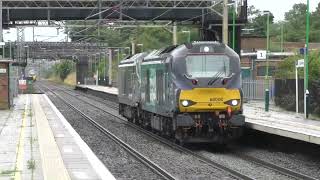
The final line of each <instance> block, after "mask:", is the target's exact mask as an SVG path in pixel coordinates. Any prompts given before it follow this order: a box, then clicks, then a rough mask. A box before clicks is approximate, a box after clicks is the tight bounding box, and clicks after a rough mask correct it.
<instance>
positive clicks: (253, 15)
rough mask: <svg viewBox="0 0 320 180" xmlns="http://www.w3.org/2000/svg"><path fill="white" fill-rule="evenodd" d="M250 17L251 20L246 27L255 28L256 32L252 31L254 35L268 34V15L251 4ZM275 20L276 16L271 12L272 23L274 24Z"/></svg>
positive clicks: (270, 20)
mask: <svg viewBox="0 0 320 180" xmlns="http://www.w3.org/2000/svg"><path fill="white" fill-rule="evenodd" d="M248 17H249V20H248V21H249V22H248V24H247V25H246V27H245V28H248V29H254V32H253V33H252V35H256V36H266V34H267V18H268V15H267V14H265V13H263V12H262V11H260V10H259V9H256V8H255V7H254V6H250V7H249V8H248ZM273 21H274V16H273V14H272V13H271V14H270V17H269V22H270V24H273V23H274V22H273Z"/></svg>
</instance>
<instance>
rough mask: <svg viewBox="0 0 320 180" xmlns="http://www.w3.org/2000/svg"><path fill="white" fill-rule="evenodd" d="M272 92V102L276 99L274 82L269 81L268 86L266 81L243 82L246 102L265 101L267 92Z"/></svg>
mask: <svg viewBox="0 0 320 180" xmlns="http://www.w3.org/2000/svg"><path fill="white" fill-rule="evenodd" d="M266 89H269V91H270V97H269V98H270V100H273V97H274V80H269V84H268V85H267V84H266V81H265V80H242V91H243V97H244V99H245V100H247V101H250V100H264V99H265V90H266Z"/></svg>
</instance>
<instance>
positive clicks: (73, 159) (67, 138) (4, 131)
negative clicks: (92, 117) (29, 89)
mask: <svg viewBox="0 0 320 180" xmlns="http://www.w3.org/2000/svg"><path fill="white" fill-rule="evenodd" d="M0 114H1V116H0V179H39V180H40V179H49V180H51V179H52V180H56V179H59V180H68V179H79V180H81V179H90V180H97V179H114V177H113V176H112V174H111V173H110V172H109V171H108V169H107V168H106V167H105V166H104V165H103V164H102V162H101V161H100V160H99V159H98V158H97V157H96V156H95V154H94V153H93V152H92V151H91V149H90V148H89V147H88V146H87V144H86V143H85V142H84V141H83V140H82V139H81V138H80V136H79V135H78V134H77V133H76V131H75V130H74V129H73V128H72V127H71V125H70V124H69V123H68V122H67V120H66V119H65V118H64V117H63V116H62V114H61V113H60V112H59V111H58V110H57V108H56V107H55V106H54V105H53V103H52V102H51V101H50V100H49V98H48V97H47V96H46V95H20V96H19V97H18V98H17V99H16V100H15V107H14V108H13V109H12V110H10V111H0Z"/></svg>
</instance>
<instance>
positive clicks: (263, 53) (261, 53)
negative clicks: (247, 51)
mask: <svg viewBox="0 0 320 180" xmlns="http://www.w3.org/2000/svg"><path fill="white" fill-rule="evenodd" d="M257 59H258V60H265V59H267V51H265V50H260V51H257Z"/></svg>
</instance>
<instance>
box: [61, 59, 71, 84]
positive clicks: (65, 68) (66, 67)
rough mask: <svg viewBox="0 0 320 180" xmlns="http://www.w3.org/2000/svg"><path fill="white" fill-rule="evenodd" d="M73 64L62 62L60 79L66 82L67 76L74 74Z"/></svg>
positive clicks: (66, 61)
mask: <svg viewBox="0 0 320 180" xmlns="http://www.w3.org/2000/svg"><path fill="white" fill-rule="evenodd" d="M72 67H73V66H72V62H71V61H69V60H64V61H62V62H61V63H60V64H59V66H58V72H59V77H60V79H61V81H64V80H65V79H66V78H67V76H68V75H69V74H70V73H71V72H72Z"/></svg>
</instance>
